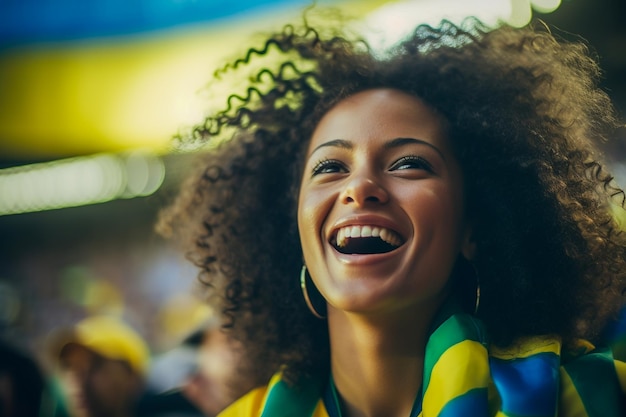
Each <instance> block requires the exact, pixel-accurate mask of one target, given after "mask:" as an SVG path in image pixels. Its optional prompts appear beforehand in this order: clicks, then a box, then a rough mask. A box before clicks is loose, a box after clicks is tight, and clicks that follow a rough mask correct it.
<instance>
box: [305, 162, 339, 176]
mask: <svg viewBox="0 0 626 417" xmlns="http://www.w3.org/2000/svg"><path fill="white" fill-rule="evenodd" d="M338 172H347V169H346V167H345V165H344V164H343V163H341V162H340V161H337V160H335V159H323V160H321V161H319V162H318V163H317V164H315V167H313V171H312V175H311V176H313V177H314V176H316V175H319V174H334V173H338Z"/></svg>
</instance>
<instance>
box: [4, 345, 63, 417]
mask: <svg viewBox="0 0 626 417" xmlns="http://www.w3.org/2000/svg"><path fill="white" fill-rule="evenodd" d="M46 386H47V384H46V379H45V375H44V373H43V372H42V370H41V368H40V366H39V364H38V363H37V361H36V360H35V358H34V357H32V356H30V355H29V354H27V353H26V352H25V351H22V350H21V349H19V348H18V347H16V346H13V345H12V344H10V343H8V342H6V341H4V340H0V416H2V417H30V416H33V417H36V416H41V417H44V416H45V417H49V416H50V415H51V413H52V411H51V407H50V406H51V402H50V401H48V399H49V398H48V397H47V396H48V392H47V389H46ZM49 407H50V408H49Z"/></svg>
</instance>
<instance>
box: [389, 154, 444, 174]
mask: <svg viewBox="0 0 626 417" xmlns="http://www.w3.org/2000/svg"><path fill="white" fill-rule="evenodd" d="M406 169H420V170H426V171H428V172H434V171H433V166H432V165H431V164H430V162H428V161H427V160H425V159H424V158H422V157H421V156H415V155H409V156H403V157H402V158H400V159H398V160H397V161H396V162H394V163H393V165H392V166H391V168H389V170H390V171H399V170H406Z"/></svg>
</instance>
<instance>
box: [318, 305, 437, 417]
mask: <svg viewBox="0 0 626 417" xmlns="http://www.w3.org/2000/svg"><path fill="white" fill-rule="evenodd" d="M426 310H427V311H424V308H419V309H417V308H416V309H414V311H408V312H407V311H406V310H405V311H402V312H398V313H397V314H393V315H389V316H386V317H382V318H381V317H375V318H374V317H371V316H366V315H361V314H354V313H349V312H345V311H339V310H335V309H332V308H331V307H330V306H329V310H328V323H329V332H330V345H331V370H332V374H333V379H334V382H335V386H336V388H337V392H338V394H339V397H340V399H341V402H342V414H343V415H344V416H347V417H378V416H385V417H391V416H396V417H408V416H409V415H410V412H411V408H412V406H413V403H414V401H415V397H416V396H417V395H418V392H419V389H420V387H421V384H422V374H423V367H424V351H425V345H426V339H427V335H428V329H429V326H430V323H431V321H432V318H433V315H434V313H435V308H428V309H426Z"/></svg>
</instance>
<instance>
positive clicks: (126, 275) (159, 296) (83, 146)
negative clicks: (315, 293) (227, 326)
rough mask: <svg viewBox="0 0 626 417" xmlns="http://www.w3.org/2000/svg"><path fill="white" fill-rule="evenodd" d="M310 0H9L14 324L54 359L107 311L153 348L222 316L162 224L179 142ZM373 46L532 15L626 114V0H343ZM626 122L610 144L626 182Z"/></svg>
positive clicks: (5, 67) (1, 224)
mask: <svg viewBox="0 0 626 417" xmlns="http://www.w3.org/2000/svg"><path fill="white" fill-rule="evenodd" d="M308 4H309V2H307V1H304V0H256V1H252V0H239V1H222V0H158V1H157V0H88V1H84V0H44V1H42V0H2V1H0V332H1V333H2V336H4V337H8V338H10V339H12V340H14V341H16V342H18V343H19V344H21V345H22V346H24V348H26V349H28V350H30V351H32V352H34V353H35V354H37V355H39V354H41V352H42V351H43V346H44V344H45V338H46V336H47V335H48V333H49V332H50V331H51V330H52V329H54V328H57V327H59V326H64V325H68V324H71V323H74V322H75V321H76V320H78V319H81V318H83V317H85V316H87V315H90V314H94V313H99V312H108V313H112V314H117V315H119V316H121V317H123V318H124V319H125V320H127V321H128V322H129V323H130V324H131V325H133V326H134V327H135V328H136V329H137V330H138V331H139V332H140V333H141V334H142V335H143V336H144V337H145V338H146V340H147V341H148V343H149V345H150V347H151V348H152V350H153V352H155V353H157V352H160V351H164V350H166V349H169V348H171V347H172V346H173V345H174V344H176V343H178V342H179V341H180V340H181V339H182V338H183V337H184V336H185V335H187V334H188V333H189V332H191V331H192V330H193V329H194V328H195V327H196V326H197V325H198V324H199V323H200V322H202V321H203V320H205V319H206V317H207V316H208V315H210V311H209V310H208V309H207V307H206V306H204V304H203V303H202V301H201V299H200V297H199V296H198V295H197V294H198V292H199V291H198V289H197V287H196V274H197V271H196V270H195V269H194V268H193V267H192V266H191V265H190V264H189V263H188V262H187V261H185V259H184V256H183V254H182V253H179V252H178V251H177V250H176V249H175V248H173V247H172V246H171V245H170V244H169V243H168V242H167V241H165V240H163V239H162V238H161V237H159V236H158V235H157V234H156V233H155V232H154V231H153V227H154V223H155V220H156V216H157V213H158V211H159V209H160V208H162V207H163V205H164V204H166V203H167V201H169V199H170V198H171V197H172V196H173V195H174V194H175V193H176V190H177V187H178V185H179V182H180V181H181V179H182V178H183V177H184V176H185V174H186V169H187V167H188V166H189V165H190V160H191V159H192V158H193V156H194V151H193V150H191V149H190V150H186V151H183V150H180V149H179V150H176V151H174V150H173V148H172V147H171V146H170V143H171V138H172V136H173V135H175V134H176V133H178V132H183V131H185V129H186V128H188V127H189V126H191V125H192V124H194V123H196V122H199V121H201V119H202V117H203V115H204V114H205V113H206V112H207V111H208V110H209V109H210V108H211V106H215V105H217V106H219V105H220V104H221V103H222V102H223V96H222V98H221V100H220V101H219V102H217V103H214V102H212V101H211V100H216V97H217V98H219V94H215V92H212V91H210V90H208V89H207V88H206V85H207V83H208V82H209V81H210V79H211V76H212V71H213V70H214V69H216V68H217V67H219V66H220V64H221V63H223V62H224V60H225V59H228V58H231V57H233V56H239V54H240V53H241V52H243V51H244V49H243V48H244V45H248V44H249V43H250V42H249V39H250V37H251V36H253V35H254V34H255V33H257V32H259V31H264V30H270V29H273V28H280V27H281V26H282V25H283V24H284V23H285V22H287V21H290V20H297V19H298V18H299V15H300V13H301V11H302V10H303V8H304V7H306V6H307V5H308ZM318 4H319V5H320V6H324V5H329V4H332V5H333V6H335V7H337V8H339V9H341V10H342V11H343V12H344V13H346V14H347V15H349V16H352V17H354V18H355V20H354V21H353V22H352V24H354V25H357V26H358V27H359V30H363V31H364V33H366V36H367V37H368V39H370V41H371V42H372V44H373V45H375V46H380V47H384V46H385V45H388V44H391V43H392V42H394V41H395V40H397V39H399V38H400V37H401V36H402V35H403V34H404V33H406V31H407V30H408V29H409V28H410V27H412V26H413V25H414V24H415V23H418V22H424V23H433V24H434V23H437V22H438V21H439V20H441V19H442V18H448V19H450V20H452V21H456V22H458V21H460V20H461V19H462V18H463V17H465V16H469V15H475V16H478V17H479V18H481V19H483V20H484V21H485V22H487V23H488V24H494V25H495V24H496V23H497V22H498V21H506V22H508V23H510V24H513V25H516V26H523V25H525V24H526V23H527V22H528V21H529V20H530V18H531V17H535V18H537V17H538V18H541V19H543V20H544V21H545V22H547V23H548V24H549V25H550V26H551V27H552V28H553V29H554V30H555V31H556V32H557V33H558V34H559V35H560V36H562V37H565V38H570V39H577V38H582V39H585V40H587V41H588V43H589V44H590V46H591V47H592V49H593V50H594V51H595V52H596V53H597V56H598V59H599V61H600V64H601V66H602V68H603V69H604V74H603V78H602V87H603V88H604V89H605V90H606V91H607V92H608V93H609V95H610V96H611V97H612V98H613V100H614V102H615V104H616V106H617V108H618V111H619V112H620V114H621V116H622V118H623V119H626V23H625V22H626V2H624V1H623V0H562V1H558V0H537V1H529V0H482V1H481V0H471V1H470V0H411V1H407V0H405V1H383V0H361V1H358V0H352V1H349V0H344V1H332V2H331V1H328V2H324V1H318ZM625 137H626V135H625V134H624V131H623V130H622V131H621V132H618V136H617V137H616V138H614V140H612V141H611V142H610V143H608V144H607V147H606V151H607V154H608V155H609V156H610V158H611V164H612V169H613V170H614V172H615V174H616V176H617V177H618V179H619V181H620V182H621V184H622V185H624V184H625V183H626V180H625V179H626V145H625V142H626V141H625V140H624V139H625Z"/></svg>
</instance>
